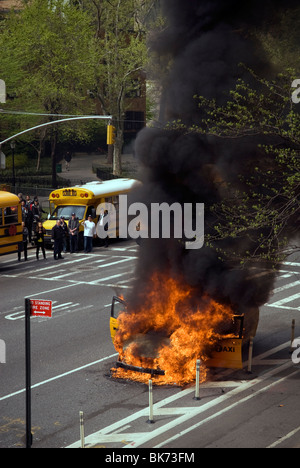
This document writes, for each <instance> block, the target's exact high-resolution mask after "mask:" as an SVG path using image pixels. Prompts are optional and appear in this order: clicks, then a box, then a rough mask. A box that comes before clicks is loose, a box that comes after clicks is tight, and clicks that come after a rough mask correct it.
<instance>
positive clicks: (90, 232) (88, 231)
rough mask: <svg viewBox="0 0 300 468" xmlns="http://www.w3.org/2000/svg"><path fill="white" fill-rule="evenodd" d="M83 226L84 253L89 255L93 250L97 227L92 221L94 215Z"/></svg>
mask: <svg viewBox="0 0 300 468" xmlns="http://www.w3.org/2000/svg"><path fill="white" fill-rule="evenodd" d="M81 224H82V225H83V226H84V233H83V236H84V251H85V253H89V252H92V250H93V238H94V236H95V232H96V225H95V223H94V221H93V219H92V215H89V216H88V219H86V220H85V221H83V222H82V223H81Z"/></svg>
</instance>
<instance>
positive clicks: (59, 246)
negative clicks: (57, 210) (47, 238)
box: [52, 219, 65, 260]
mask: <svg viewBox="0 0 300 468" xmlns="http://www.w3.org/2000/svg"><path fill="white" fill-rule="evenodd" d="M64 237H65V232H64V230H63V228H62V225H61V222H60V219H58V220H57V221H56V225H55V226H54V228H53V229H52V239H53V240H54V260H58V259H63V258H64V257H62V255H61V253H62V250H63V247H64Z"/></svg>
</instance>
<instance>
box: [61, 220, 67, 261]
mask: <svg viewBox="0 0 300 468" xmlns="http://www.w3.org/2000/svg"><path fill="white" fill-rule="evenodd" d="M60 224H61V227H62V229H63V231H64V239H63V252H64V253H66V252H67V237H68V226H67V223H66V222H65V218H64V216H61V217H60Z"/></svg>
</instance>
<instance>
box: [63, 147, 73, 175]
mask: <svg viewBox="0 0 300 468" xmlns="http://www.w3.org/2000/svg"><path fill="white" fill-rule="evenodd" d="M64 159H65V163H66V171H69V170H70V163H71V161H72V153H71V151H67V152H66V154H65V157H64Z"/></svg>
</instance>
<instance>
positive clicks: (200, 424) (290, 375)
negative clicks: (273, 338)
mask: <svg viewBox="0 0 300 468" xmlns="http://www.w3.org/2000/svg"><path fill="white" fill-rule="evenodd" d="M287 364H289V366H288V365H287ZM287 364H285V365H283V366H280V369H281V370H283V369H285V368H287V367H290V366H291V363H287ZM299 371H300V369H298V370H297V371H295V372H293V373H292V374H289V375H286V376H285V377H282V378H281V379H279V380H276V381H274V382H272V383H270V384H269V385H266V386H265V387H263V388H261V389H259V390H257V391H256V392H253V393H251V394H250V395H247V396H246V397H244V398H242V399H241V400H238V401H236V402H235V403H232V404H231V405H229V406H226V408H223V409H222V410H220V411H218V412H216V413H214V414H212V415H211V416H209V417H207V418H205V419H203V420H202V421H199V422H198V423H196V424H194V425H193V426H190V427H189V428H187V429H185V430H183V431H181V432H179V433H178V434H175V435H174V436H173V437H170V438H169V439H167V440H164V441H163V442H162V443H161V444H158V445H156V446H155V447H153V448H160V447H163V446H164V445H166V444H169V443H170V442H173V441H174V440H176V439H179V438H180V437H182V436H184V435H186V434H188V433H189V432H191V431H193V430H195V429H197V428H198V427H200V426H202V425H203V424H205V423H207V422H210V421H212V420H213V419H215V418H217V417H219V416H222V415H223V414H224V413H227V412H228V411H231V410H232V409H233V408H235V407H236V406H238V405H240V404H242V403H245V402H246V401H248V400H250V399H252V398H254V397H256V396H257V395H259V394H261V393H263V392H265V391H267V390H269V389H270V388H272V387H274V386H275V385H279V384H280V383H281V382H283V381H284V380H286V379H289V378H291V377H293V376H294V375H296V374H299ZM276 373H278V372H276ZM272 374H273V373H271V372H270V373H268V375H267V374H265V375H264V376H263V379H262V380H265V379H266V376H267V377H268V376H270V375H272ZM255 381H256V382H255ZM260 381H261V380H260V379H255V380H252V381H251V382H248V384H249V385H247V384H245V387H244V388H243V385H241V386H240V387H238V388H237V389H235V390H232V391H231V392H229V393H228V394H227V395H226V396H228V398H229V397H230V395H233V394H237V393H240V392H241V391H243V390H245V389H246V388H247V387H249V388H251V387H252V386H253V384H257V383H259V382H260ZM219 398H220V399H221V398H222V397H219ZM225 399H227V398H225V397H224V398H223V400H225ZM217 400H218V398H217ZM204 406H206V405H204ZM194 415H195V414H194ZM194 415H193V416H194ZM187 416H188V415H187ZM178 419H179V418H178ZM186 419H189V418H188V417H186V416H185V420H186ZM177 421H178V420H177ZM160 432H161V431H160ZM155 436H157V434H156V435H155ZM125 437H126V434H125ZM151 438H153V437H151ZM145 439H146V440H142V439H140V440H139V442H138V444H135V445H134V447H135V448H136V447H139V446H140V445H142V444H143V443H145V442H146V441H147V438H145ZM148 439H149V435H148ZM128 447H130V445H128V446H125V447H124V448H128Z"/></svg>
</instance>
